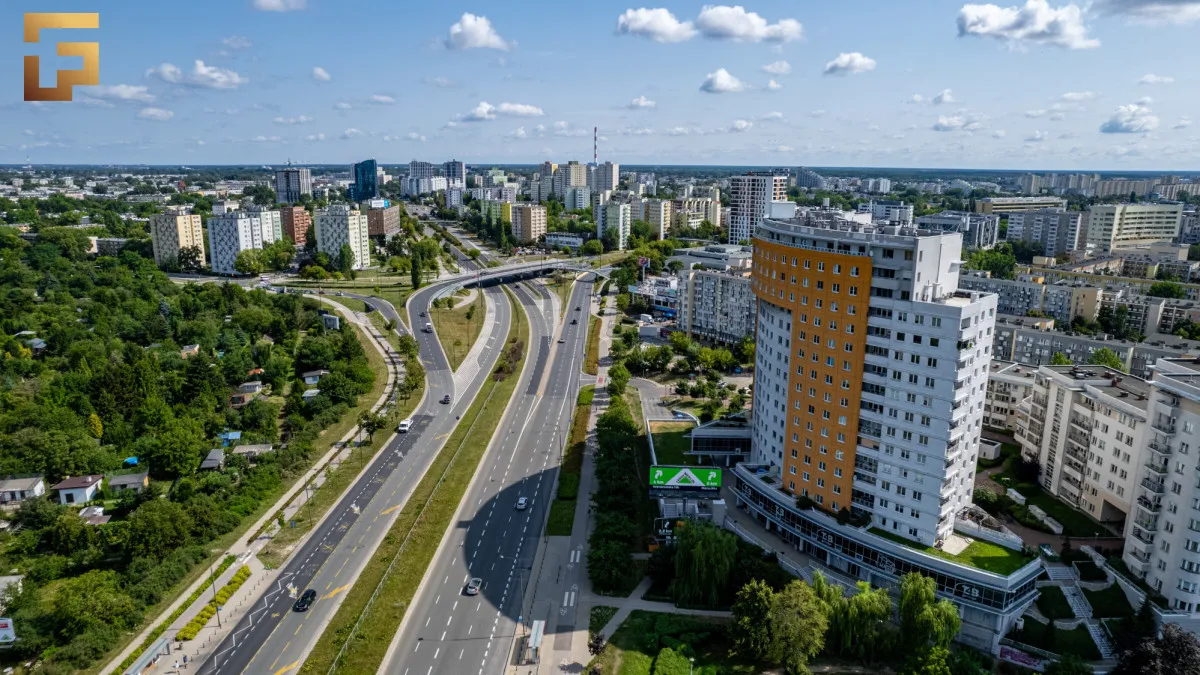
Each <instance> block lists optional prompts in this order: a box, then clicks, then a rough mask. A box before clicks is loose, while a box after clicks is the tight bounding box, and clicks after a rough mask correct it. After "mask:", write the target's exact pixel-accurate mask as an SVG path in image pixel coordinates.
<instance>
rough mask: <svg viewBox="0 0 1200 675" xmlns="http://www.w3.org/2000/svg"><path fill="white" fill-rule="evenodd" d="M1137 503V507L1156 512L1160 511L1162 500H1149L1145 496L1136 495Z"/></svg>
mask: <svg viewBox="0 0 1200 675" xmlns="http://www.w3.org/2000/svg"><path fill="white" fill-rule="evenodd" d="M1137 505H1138V506H1139V507H1141V508H1143V509H1145V510H1146V511H1149V512H1150V513H1155V514H1156V513H1158V512H1159V511H1162V502H1159V501H1151V500H1149V499H1146V498H1145V497H1138V498H1137Z"/></svg>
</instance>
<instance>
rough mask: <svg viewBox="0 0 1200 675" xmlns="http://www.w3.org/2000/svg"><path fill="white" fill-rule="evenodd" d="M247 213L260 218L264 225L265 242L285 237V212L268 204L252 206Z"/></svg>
mask: <svg viewBox="0 0 1200 675" xmlns="http://www.w3.org/2000/svg"><path fill="white" fill-rule="evenodd" d="M246 213H247V214H248V215H249V216H250V217H252V218H258V219H259V220H260V221H261V223H260V226H261V227H262V237H263V243H266V244H270V243H271V242H274V241H279V240H280V239H283V214H282V213H280V212H279V211H275V210H273V209H271V208H270V207H268V206H251V207H249V208H247V209H246Z"/></svg>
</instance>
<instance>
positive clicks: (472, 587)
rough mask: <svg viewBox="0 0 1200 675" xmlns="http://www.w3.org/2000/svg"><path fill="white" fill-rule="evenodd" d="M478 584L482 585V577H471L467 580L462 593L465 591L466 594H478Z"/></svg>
mask: <svg viewBox="0 0 1200 675" xmlns="http://www.w3.org/2000/svg"><path fill="white" fill-rule="evenodd" d="M480 586H483V579H480V578H479V577H472V578H471V580H470V581H468V582H467V587H466V588H464V589H463V593H466V594H467V595H479V587H480Z"/></svg>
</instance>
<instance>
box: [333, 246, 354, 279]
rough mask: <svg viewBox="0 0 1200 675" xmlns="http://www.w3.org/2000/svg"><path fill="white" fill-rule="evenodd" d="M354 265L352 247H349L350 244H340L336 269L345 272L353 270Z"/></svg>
mask: <svg viewBox="0 0 1200 675" xmlns="http://www.w3.org/2000/svg"><path fill="white" fill-rule="evenodd" d="M354 266H355V259H354V249H352V248H350V244H342V247H341V248H340V249H338V256H337V270H338V271H339V272H341V273H342V274H346V273H348V272H352V271H354Z"/></svg>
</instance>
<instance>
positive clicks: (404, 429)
mask: <svg viewBox="0 0 1200 675" xmlns="http://www.w3.org/2000/svg"><path fill="white" fill-rule="evenodd" d="M411 428H412V420H401V422H400V424H399V425H397V426H396V431H398V432H400V433H402V434H407V433H408V430H409V429H411Z"/></svg>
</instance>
